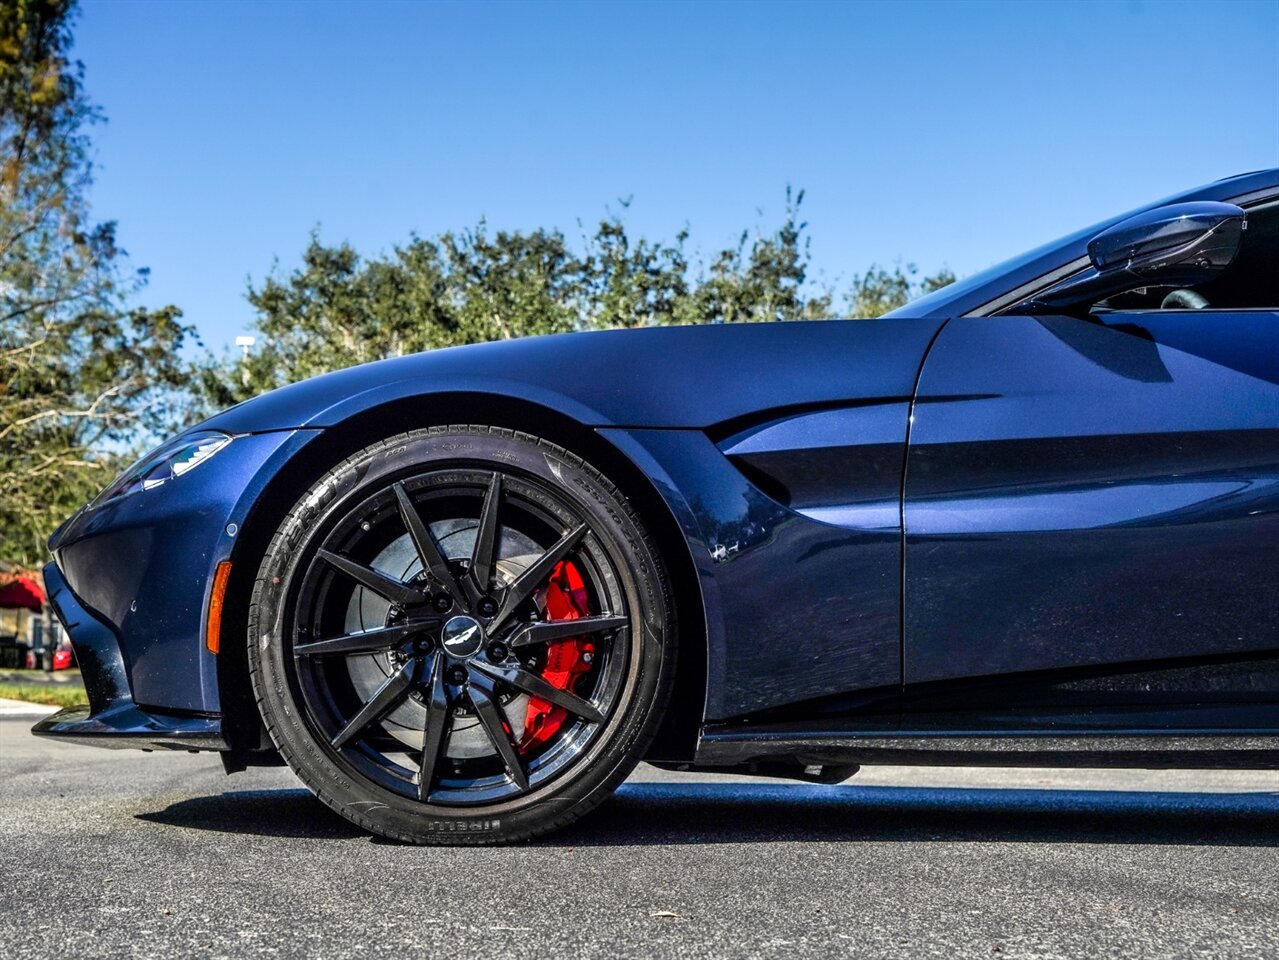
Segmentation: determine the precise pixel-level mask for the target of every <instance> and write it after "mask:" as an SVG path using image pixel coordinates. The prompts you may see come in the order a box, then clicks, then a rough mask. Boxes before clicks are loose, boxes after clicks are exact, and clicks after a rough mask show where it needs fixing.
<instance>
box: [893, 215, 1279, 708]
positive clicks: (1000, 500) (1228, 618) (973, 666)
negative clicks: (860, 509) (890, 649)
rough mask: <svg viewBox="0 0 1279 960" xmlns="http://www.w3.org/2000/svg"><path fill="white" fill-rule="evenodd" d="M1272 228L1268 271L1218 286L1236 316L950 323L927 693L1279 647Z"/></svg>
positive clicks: (1203, 660) (920, 525) (1175, 312)
mask: <svg viewBox="0 0 1279 960" xmlns="http://www.w3.org/2000/svg"><path fill="white" fill-rule="evenodd" d="M1261 219H1262V221H1264V224H1265V226H1264V229H1261V230H1254V231H1253V238H1254V239H1255V242H1252V245H1251V246H1250V247H1249V248H1248V250H1249V256H1248V257H1245V258H1244V259H1245V260H1246V261H1247V263H1248V269H1250V270H1253V271H1254V272H1255V271H1262V272H1260V273H1256V275H1255V276H1254V277H1253V279H1252V281H1251V286H1249V285H1248V284H1246V283H1244V284H1240V283H1236V284H1235V285H1234V286H1233V287H1229V286H1225V287H1222V286H1218V287H1217V288H1214V289H1213V290H1211V291H1206V292H1211V293H1213V294H1215V295H1216V296H1215V297H1214V299H1216V300H1217V301H1218V302H1219V303H1222V302H1224V305H1223V306H1221V307H1214V305H1213V304H1212V303H1210V304H1209V306H1208V307H1207V308H1204V309H1153V310H1150V309H1133V308H1132V307H1131V303H1133V302H1135V303H1142V302H1144V301H1143V300H1142V299H1141V297H1143V296H1149V295H1150V292H1148V291H1144V290H1141V291H1136V292H1134V294H1133V296H1132V297H1130V298H1128V301H1125V300H1124V298H1117V302H1118V303H1119V304H1120V308H1119V309H1109V310H1094V312H1093V313H1091V314H1090V315H1088V316H1030V315H1025V316H1018V315H1005V316H994V317H968V318H959V319H954V320H951V321H950V322H949V323H947V325H946V326H945V327H944V328H943V330H942V332H941V333H940V334H939V336H938V338H937V340H936V342H935V344H934V346H933V348H932V350H931V351H930V353H929V355H928V357H927V359H926V361H925V364H924V367H923V370H922V373H921V377H920V383H919V388H918V392H917V397H916V402H915V405H914V412H913V424H912V429H911V434H910V445H909V450H908V455H907V472H906V483H905V493H904V520H905V554H904V565H905V567H904V570H905V572H904V609H905V618H904V664H903V666H904V676H905V681H906V683H907V684H920V683H924V682H928V681H940V680H954V679H958V678H972V677H982V676H990V675H1007V674H1014V673H1023V672H1028V671H1055V670H1064V669H1071V668H1087V669H1090V670H1093V671H1097V670H1100V671H1101V672H1105V671H1106V670H1107V669H1110V668H1113V669H1114V670H1116V671H1125V670H1126V671H1131V670H1133V669H1134V665H1140V664H1159V665H1164V666H1168V665H1175V664H1198V665H1208V664H1214V663H1224V662H1228V661H1234V662H1239V661H1246V660H1249V659H1251V658H1264V657H1267V656H1272V655H1274V654H1275V653H1277V652H1279V303H1276V302H1274V300H1273V283H1274V281H1273V278H1270V279H1269V280H1267V279H1266V276H1265V273H1266V272H1273V271H1274V269H1275V266H1276V264H1279V247H1277V246H1276V245H1274V241H1273V237H1274V234H1275V230H1274V227H1275V226H1276V224H1275V223H1274V222H1273V221H1274V220H1275V219H1279V218H1276V217H1271V218H1270V219H1266V218H1264V217H1263V218H1261ZM1250 226H1252V224H1250ZM1266 231H1269V232H1268V233H1267V232H1266ZM1231 269H1232V270H1233V269H1234V266H1232V268H1231ZM1249 300H1251V301H1256V302H1255V303H1247V302H1241V301H1249ZM1232 682H1234V681H1232Z"/></svg>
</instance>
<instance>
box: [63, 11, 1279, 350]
mask: <svg viewBox="0 0 1279 960" xmlns="http://www.w3.org/2000/svg"><path fill="white" fill-rule="evenodd" d="M1276 50H1279V0H1256V2H1247V0H1244V2H1229V0H1210V2H1204V3H1191V2H1152V0H1127V2H1124V0H1119V2H1063V3H1048V2H1022V3H994V2H991V3H985V2H971V3H965V2H961V0H953V2H943V3H924V2H918V3H911V2H901V3H873V2H860V3H845V4H838V3H802V2H791V3H746V2H739V3H727V2H722V3H710V2H708V3H699V4H677V3H623V2H611V3H552V2H542V3H509V4H508V3H498V2H487V3H474V4H452V3H433V4H428V3H407V2H401V3H389V2H388V3H377V2H366V3H348V2H336V0H334V2H327V3H324V2H320V3H305V4H304V3H300V2H274V3H272V2H258V3H252V4H250V3H247V2H244V3H233V2H218V3H202V2H191V0H187V2H182V3H165V2H158V0H86V2H85V3H84V8H83V11H82V15H81V19H80V23H79V26H78V29H77V43H76V55H77V56H78V57H79V58H80V59H81V60H83V61H84V64H85V67H86V71H87V78H86V79H87V84H88V89H89V92H90V95H91V96H92V98H93V99H94V100H95V101H96V102H97V103H98V104H99V105H100V106H101V107H102V108H103V109H104V110H105V112H106V113H107V115H108V116H109V118H110V120H109V123H108V124H107V125H105V126H100V127H98V128H96V129H95V130H94V132H93V137H94V143H95V149H96V160H97V164H98V170H97V181H96V183H95V185H94V188H93V193H92V198H93V202H94V210H95V213H96V215H97V216H99V217H101V218H107V219H115V220H118V221H119V223H120V231H119V236H120V239H121V242H122V244H123V246H124V247H125V248H126V249H127V250H128V251H129V253H130V254H131V257H132V262H133V264H134V265H135V266H146V267H150V268H151V283H150V286H149V288H148V289H147V291H146V292H145V294H144V296H143V299H144V301H145V302H148V303H151V304H155V305H158V304H162V303H170V302H172V303H176V304H178V305H179V306H181V307H182V308H183V309H184V310H185V311H186V315H187V318H188V319H189V320H190V321H192V322H194V323H195V324H197V326H198V327H199V328H200V331H201V333H202V334H203V335H204V337H205V340H206V342H207V343H209V345H210V346H213V347H218V348H220V347H222V346H223V345H225V344H227V343H229V342H230V341H231V340H232V339H233V338H234V337H235V336H236V334H238V333H240V332H242V331H243V330H244V329H245V328H246V327H247V326H248V324H249V323H250V322H251V320H252V316H253V315H252V311H251V309H250V308H249V306H248V304H247V303H246V302H245V300H244V289H245V284H246V281H247V280H248V278H250V277H252V278H254V279H255V280H260V279H261V278H262V277H263V276H264V275H265V274H267V273H268V272H269V271H270V269H271V266H272V263H273V262H274V261H275V260H277V259H278V260H279V263H280V265H281V267H282V268H286V269H287V268H288V267H290V266H291V265H293V264H295V263H296V262H297V260H298V257H299V254H300V253H301V251H302V249H303V247H304V245H305V244H306V241H307V236H308V233H309V231H310V230H312V228H316V227H318V228H319V229H320V232H321V236H322V238H323V239H324V240H326V241H328V242H338V241H341V240H349V241H351V242H352V243H353V244H354V245H355V246H356V247H357V249H359V250H360V251H361V252H363V253H366V254H375V253H378V252H382V251H386V250H389V249H390V248H391V247H392V246H393V245H394V244H396V243H399V242H402V241H404V240H406V239H407V238H408V236H409V234H410V233H411V232H414V231H416V232H418V233H419V234H423V235H430V234H433V233H437V232H440V231H442V230H446V229H460V228H465V227H468V226H471V225H473V224H475V223H476V221H477V220H478V219H479V218H480V217H485V218H487V220H488V222H489V224H490V225H492V226H493V227H500V228H533V227H537V226H546V227H559V228H561V229H563V230H564V232H565V233H566V234H568V235H570V236H575V235H579V229H578V226H577V224H578V222H579V221H581V222H583V223H584V224H586V225H587V227H588V228H589V226H590V225H591V224H593V222H594V221H595V220H597V219H598V218H599V217H601V216H603V215H604V214H606V212H607V211H609V210H610V209H613V210H617V209H619V204H618V201H619V198H625V197H630V198H632V203H631V206H630V208H629V210H628V211H627V212H626V220H627V223H628V224H629V225H630V227H631V228H632V229H633V230H634V231H635V232H637V233H643V234H647V235H649V236H653V237H661V238H670V237H671V236H673V234H674V233H675V232H676V231H677V230H678V229H679V228H681V227H683V226H688V227H689V228H690V230H691V232H692V237H691V243H692V246H693V248H694V250H699V251H702V252H704V253H706V254H710V253H712V252H714V251H715V250H717V249H719V248H720V247H721V246H723V245H725V244H729V243H731V242H733V241H734V240H735V238H736V235H737V233H738V232H739V231H740V230H741V229H742V228H743V227H752V228H753V227H755V226H762V227H764V228H768V227H770V226H772V225H774V224H776V223H777V222H778V220H779V219H780V216H781V213H782V209H783V205H784V192H785V188H786V186H787V184H792V185H794V186H796V187H802V188H804V189H805V190H806V191H807V199H806V202H805V208H806V217H807V220H808V222H809V225H810V231H811V236H812V252H813V261H814V275H815V276H816V278H817V279H818V280H819V281H824V282H827V283H832V284H837V285H840V284H841V281H842V280H846V279H847V278H848V277H849V276H850V275H851V274H853V273H856V272H858V271H860V270H862V269H864V268H865V267H867V266H868V265H870V264H871V263H872V262H880V263H891V262H893V261H895V260H898V259H901V260H907V261H915V262H917V263H918V264H919V265H920V267H921V268H923V269H925V270H927V271H932V270H935V269H937V268H939V267H942V266H949V267H950V268H952V269H953V270H955V271H956V272H958V273H960V274H961V275H962V274H965V273H971V272H973V271H976V270H979V269H981V268H983V267H985V266H988V265H990V264H991V263H994V262H996V261H998V260H1001V259H1003V258H1005V257H1007V256H1011V255H1013V254H1015V253H1018V252H1020V251H1022V250H1024V249H1026V248H1028V247H1031V246H1035V245H1037V244H1038V243H1040V242H1043V241H1046V240H1049V239H1052V238H1053V237H1055V236H1058V235H1060V234H1064V233H1067V232H1069V231H1071V230H1073V229H1075V228H1078V227H1080V226H1083V225H1085V224H1087V223H1090V222H1093V221H1095V220H1099V219H1101V218H1102V217H1104V216H1107V215H1109V214H1111V213H1114V212H1119V211H1121V210H1125V209H1128V208H1130V207H1133V206H1136V205H1137V204H1140V203H1143V202H1145V201H1147V200H1151V199H1155V198H1157V197H1160V196H1164V195H1166V194H1169V193H1172V192H1174V191H1176V190H1179V189H1181V188H1183V187H1189V186H1193V185H1196V184H1198V183H1202V182H1205V181H1208V180H1214V179H1217V178H1219V177H1223V176H1227V175H1230V174H1234V173H1241V172H1244V171H1247V170H1254V169H1257V168H1261V167H1268V166H1275V165H1279V59H1276V56H1275V52H1276Z"/></svg>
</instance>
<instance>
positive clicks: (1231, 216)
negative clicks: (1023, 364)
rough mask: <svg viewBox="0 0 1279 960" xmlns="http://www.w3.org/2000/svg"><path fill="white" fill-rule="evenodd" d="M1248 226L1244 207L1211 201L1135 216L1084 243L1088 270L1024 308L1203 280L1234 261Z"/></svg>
mask: <svg viewBox="0 0 1279 960" xmlns="http://www.w3.org/2000/svg"><path fill="white" fill-rule="evenodd" d="M1247 226H1248V215H1247V214H1246V213H1245V212H1244V210H1243V208H1242V207H1237V206H1235V205H1234V204H1233V203H1218V202H1215V201H1210V200H1200V201H1196V202H1193V203H1174V204H1170V205H1168V206H1166V207H1156V208H1155V209H1153V210H1146V211H1144V212H1142V213H1138V214H1135V215H1134V216H1131V217H1129V218H1128V219H1127V220H1121V221H1120V222H1119V223H1116V224H1115V225H1114V226H1111V227H1107V228H1106V229H1105V230H1103V231H1102V232H1101V233H1099V234H1097V236H1095V237H1093V238H1092V239H1091V240H1090V241H1088V259H1089V260H1090V261H1092V268H1091V269H1089V270H1085V271H1084V272H1083V273H1081V274H1076V275H1075V276H1073V277H1070V278H1068V279H1066V280H1063V281H1062V282H1061V283H1058V284H1057V285H1055V286H1053V287H1051V288H1049V289H1048V290H1046V291H1044V292H1043V293H1041V294H1040V295H1039V296H1037V297H1035V299H1033V300H1031V301H1029V302H1028V303H1026V304H1025V305H1024V306H1023V308H1022V309H1026V308H1029V309H1030V312H1037V313H1042V312H1044V311H1046V310H1050V309H1051V310H1060V309H1062V308H1065V307H1070V306H1076V305H1079V304H1082V303H1085V302H1096V301H1097V300H1101V299H1104V298H1105V297H1108V296H1111V295H1113V294H1116V293H1120V292H1122V291H1124V290H1126V289H1129V288H1131V287H1133V286H1137V285H1148V286H1175V287H1188V286H1193V285H1195V284H1198V283H1203V282H1204V281H1206V280H1211V279H1212V278H1213V277H1215V276H1217V275H1218V274H1220V273H1221V272H1222V271H1223V270H1225V269H1226V268H1227V267H1228V266H1230V264H1231V263H1232V262H1233V261H1234V259H1235V255H1236V254H1237V253H1238V252H1239V245H1240V242H1241V241H1242V239H1243V232H1244V230H1245V229H1247Z"/></svg>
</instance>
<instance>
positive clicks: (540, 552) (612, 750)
mask: <svg viewBox="0 0 1279 960" xmlns="http://www.w3.org/2000/svg"><path fill="white" fill-rule="evenodd" d="M254 601H255V602H254V604H253V608H252V611H251V617H250V629H249V643H250V646H249V654H250V669H251V674H252V676H253V680H254V685H255V690H256V691H257V694H258V699H259V703H260V705H261V708H262V714H263V719H264V720H265V722H266V725H267V728H268V729H269V730H270V731H271V734H272V737H273V739H274V740H275V742H276V745H277V747H278V748H279V749H280V751H281V753H282V754H283V756H284V757H285V759H286V760H287V761H288V762H289V764H290V765H291V766H292V767H293V768H294V770H295V771H297V773H298V774H299V775H300V776H301V777H302V778H303V779H304V780H305V781H306V782H307V783H308V785H309V786H311V788H312V789H313V790H314V791H315V792H316V794H317V795H318V796H319V797H320V798H321V799H322V800H324V801H325V802H326V803H329V804H330V806H333V807H334V808H335V809H337V810H338V811H339V812H340V813H342V814H343V815H344V816H347V817H348V818H349V819H352V820H354V821H356V822H358V823H360V824H361V825H363V826H365V827H367V828H369V829H371V830H374V831H375V832H378V833H382V834H384V835H387V836H393V837H397V838H401V839H405V840H410V841H414V842H428V843H429V842H459V841H471V842H495V841H500V840H511V839H518V838H521V837H525V836H531V835H533V834H536V833H539V832H542V831H544V830H548V829H552V828H554V827H557V826H560V825H562V824H563V823H566V822H568V821H569V820H572V819H575V818H576V817H577V816H580V815H581V814H582V813H584V812H586V811H587V810H589V809H590V808H591V807H593V806H594V805H595V804H597V803H598V802H600V801H601V800H602V799H603V798H604V797H606V796H607V795H608V793H609V792H611V790H612V788H613V787H614V786H616V784H617V783H618V782H620V780H621V779H622V778H624V777H625V775H626V773H628V772H629V771H630V769H631V768H632V767H633V766H634V764H635V763H636V762H637V761H638V760H639V759H640V758H641V757H642V754H643V748H644V747H645V746H646V745H647V743H648V742H649V741H650V740H651V738H652V736H653V734H654V733H655V730H656V725H657V723H658V721H659V720H660V714H661V707H662V705H663V704H664V701H665V698H666V695H667V691H668V688H669V685H670V679H671V678H670V676H669V674H670V673H671V670H670V665H671V664H672V663H673V643H674V637H673V630H672V629H671V619H672V617H671V611H670V609H669V601H668V599H667V590H666V588H665V579H664V574H663V573H662V567H661V565H660V561H659V560H658V557H657V555H656V551H655V550H654V549H653V547H652V545H651V542H650V540H649V537H648V536H647V534H646V533H645V531H644V529H643V527H642V526H641V524H640V521H639V518H638V517H637V516H636V515H635V514H634V511H633V510H632V508H631V507H630V504H629V503H628V502H627V501H626V500H625V499H624V498H623V497H622V496H621V495H620V494H619V493H618V491H617V490H616V488H615V487H614V486H613V485H612V484H611V483H610V482H609V481H607V480H606V479H605V478H604V477H603V476H601V475H600V474H599V473H598V472H596V471H594V470H593V469H591V468H590V467H589V466H588V465H586V464H584V463H583V462H582V461H581V460H580V459H578V458H577V457H575V456H573V455H572V454H570V453H568V452H567V451H565V450H563V449H561V448H558V447H555V446H553V445H551V444H548V443H546V442H545V441H541V440H538V439H537V438H533V437H528V436H526V435H520V434H514V433H512V432H510V431H504V430H499V429H496V428H488V427H450V428H433V429H431V430H428V431H419V432H415V433H412V434H407V435H403V436H399V437H394V438H391V439H389V440H387V441H383V442H381V443H378V444H375V445H373V446H372V447H369V448H368V449H366V450H364V451H361V452H360V453H358V454H356V455H355V456H353V457H351V458H349V459H348V460H346V461H344V462H343V463H342V464H340V465H339V466H338V467H337V468H335V469H334V470H333V471H331V472H330V473H329V474H327V475H326V476H325V477H323V478H321V480H320V481H319V482H318V483H317V484H316V485H315V486H314V487H313V488H312V489H311V491H309V492H308V493H307V495H306V496H304V497H303V498H302V500H301V501H300V502H299V504H298V505H297V507H295V509H294V510H293V511H292V512H291V513H290V514H289V515H288V517H286V518H285V520H284V522H283V524H282V525H281V526H280V528H279V531H278V533H277V535H276V538H275V540H274V541H273V543H272V545H271V547H270V548H269V549H268V551H267V555H266V558H265V559H264V561H263V565H262V570H261V572H260V575H259V579H258V583H257V585H256V589H255V594H254Z"/></svg>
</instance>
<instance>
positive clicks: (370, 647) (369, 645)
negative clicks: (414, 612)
mask: <svg viewBox="0 0 1279 960" xmlns="http://www.w3.org/2000/svg"><path fill="white" fill-rule="evenodd" d="M437 626H438V624H437V623H434V622H427V623H423V622H420V621H419V622H415V623H397V624H394V625H393V626H389V627H375V628H374V629H372V630H364V631H362V632H360V633H348V634H344V635H343V636H340V637H329V638H327V639H324V640H312V641H311V642H310V643H296V644H294V645H293V653H294V655H295V656H299V657H316V656H326V655H329V654H339V653H377V652H378V651H381V650H389V649H391V648H392V647H394V646H395V645H396V644H398V643H401V642H403V641H404V640H406V639H408V638H409V637H411V636H413V635H414V634H418V633H425V632H426V631H428V630H430V629H431V628H432V627H437Z"/></svg>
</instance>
